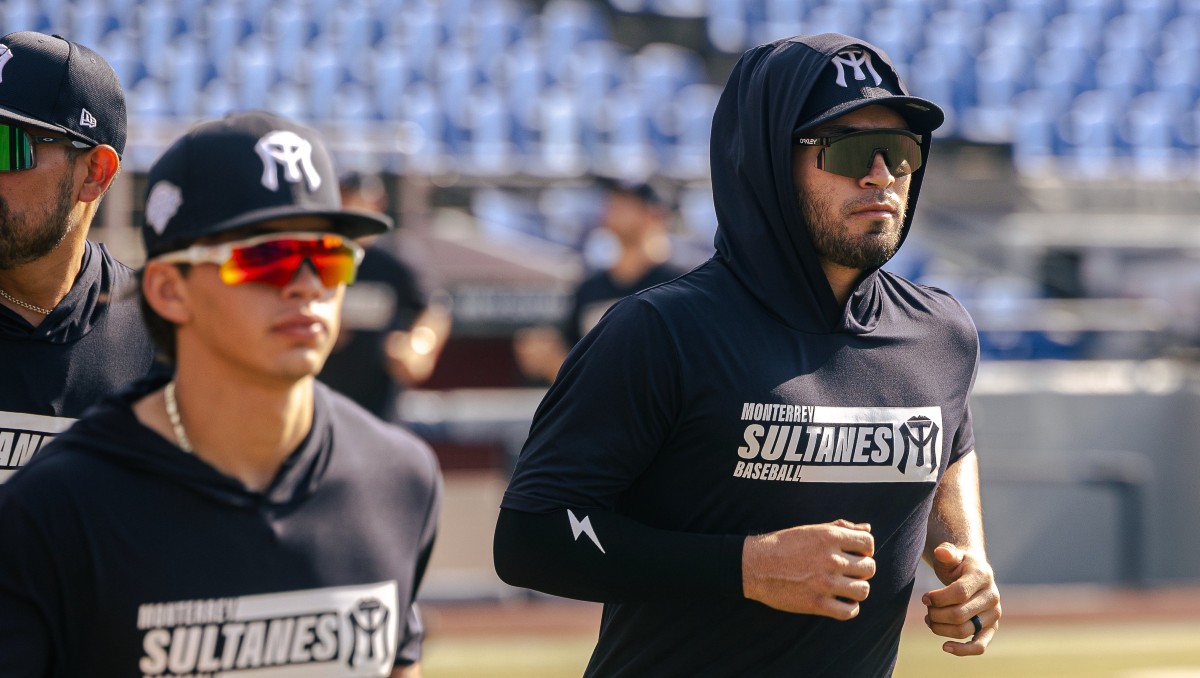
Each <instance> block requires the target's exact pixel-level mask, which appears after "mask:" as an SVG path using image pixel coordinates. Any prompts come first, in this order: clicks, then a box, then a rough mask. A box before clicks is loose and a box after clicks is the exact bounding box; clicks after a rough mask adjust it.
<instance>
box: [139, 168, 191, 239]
mask: <svg viewBox="0 0 1200 678" xmlns="http://www.w3.org/2000/svg"><path fill="white" fill-rule="evenodd" d="M182 206H183V191H181V190H179V187H178V186H176V185H175V184H173V183H171V182H169V181H160V182H158V183H157V184H154V188H152V189H150V196H149V197H147V198H146V223H147V224H150V227H151V228H153V229H154V232H155V233H157V234H159V235H162V233H163V231H164V230H166V228H167V223H168V222H170V221H171V218H172V217H174V216H175V213H176V212H178V211H179V208H180V207H182Z"/></svg>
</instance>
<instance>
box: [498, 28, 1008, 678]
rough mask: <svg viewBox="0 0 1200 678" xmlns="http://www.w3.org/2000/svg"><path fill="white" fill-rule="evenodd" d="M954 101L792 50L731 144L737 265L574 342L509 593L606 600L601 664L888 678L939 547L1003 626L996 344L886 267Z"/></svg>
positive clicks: (732, 244) (510, 551) (521, 475)
mask: <svg viewBox="0 0 1200 678" xmlns="http://www.w3.org/2000/svg"><path fill="white" fill-rule="evenodd" d="M943 117H944V116H943V113H942V111H941V109H939V108H938V107H937V106H936V105H934V104H933V103H931V102H929V101H925V100H924V99H920V98H916V97H912V96H908V94H907V91H906V90H905V88H904V87H903V85H902V84H901V83H900V81H899V77H898V75H897V74H896V73H895V70H894V68H893V66H892V64H891V62H890V61H889V60H888V59H887V57H886V56H885V55H884V54H883V53H882V52H881V51H879V50H878V49H877V48H875V47H873V46H871V45H868V44H867V43H865V42H863V41H861V40H857V39H854V38H850V37H847V36H844V35H836V34H824V35H819V36H801V37H797V38H792V39H788V40H780V41H778V42H774V43H771V44H767V45H762V46H759V47H757V48H754V49H751V50H749V51H748V52H746V54H745V55H743V57H742V59H741V60H740V61H739V62H738V64H737V65H736V66H735V67H734V70H733V73H732V75H731V76H730V79H729V82H728V84H727V85H726V87H725V91H724V93H723V95H722V97H721V99H720V102H719V103H718V105H717V110H716V113H715V115H714V119H713V129H712V142H711V143H712V152H711V158H712V179H713V192H714V198H715V204H716V208H717V216H718V221H719V227H718V231H717V236H716V249H717V254H716V255H715V256H714V257H713V258H712V259H711V260H710V261H709V262H707V263H706V264H703V265H702V266H700V267H698V268H697V269H695V270H694V271H692V272H690V273H688V274H686V275H684V276H682V277H680V278H678V279H676V280H674V281H672V282H669V283H666V284H664V285H659V286H658V287H655V288H652V289H650V290H648V291H645V292H642V293H639V294H637V295H635V296H633V297H629V298H627V299H626V300H624V301H622V302H621V303H619V304H617V305H616V306H615V307H613V309H612V310H611V311H609V313H608V315H606V316H605V317H604V319H603V320H601V321H600V323H599V324H598V325H597V326H596V327H595V328H594V329H593V330H592V331H591V332H590V333H589V334H588V335H587V336H586V337H585V338H584V339H583V341H582V342H580V344H579V345H578V346H577V347H576V348H575V350H573V351H572V352H571V355H570V357H569V358H568V359H567V361H566V363H565V364H564V365H563V367H562V369H561V370H560V371H559V376H558V379H557V380H556V381H555V383H554V385H552V386H551V387H550V390H549V392H548V393H547V395H546V398H545V400H544V401H543V402H542V404H541V406H540V407H539V409H538V411H537V414H536V415H535V418H534V422H533V425H532V428H531V430H530V435H529V440H528V441H527V442H526V445H525V448H524V450H523V451H522V454H521V457H520V460H519V461H518V464H517V468H516V470H515V472H514V474H513V479H512V481H511V484H510V485H509V488H508V491H507V493H506V494H505V496H504V500H503V504H502V509H501V512H500V517H499V522H498V525H497V528H496V536H495V549H494V551H495V560H496V568H497V571H498V572H499V574H500V575H501V577H502V578H503V579H504V580H505V581H507V582H508V583H510V584H513V585H517V586H525V587H530V588H536V589H539V590H542V591H546V592H549V593H553V594H557V595H563V596H568V597H574V598H582V599H586V600H595V601H601V602H604V603H605V608H604V615H603V618H602V622H601V630H600V637H599V640H598V642H597V645H596V649H595V651H594V653H593V655H592V659H591V662H590V664H589V666H588V669H587V675H589V676H661V675H672V676H684V675H697V676H701V675H702V676H756V677H759V676H797V675H803V676H805V677H806V678H815V677H831V678H832V677H838V678H844V677H848V676H854V677H860V676H862V677H865V676H872V677H874V676H886V675H890V674H891V672H892V670H893V667H894V665H895V661H896V655H897V649H898V645H899V640H900V631H901V627H902V626H903V623H904V617H905V612H906V609H907V607H908V602H909V599H910V596H911V594H912V589H913V587H914V583H915V577H916V569H917V567H918V563H919V561H920V560H921V558H922V556H923V557H924V558H925V559H926V560H927V561H928V562H929V563H930V564H931V565H932V566H933V569H934V572H935V573H936V574H937V576H938V577H939V578H940V579H941V581H942V582H944V583H945V584H946V586H945V587H944V588H939V589H937V590H934V591H929V592H926V593H924V594H923V595H922V597H921V599H922V602H923V603H924V604H925V605H926V606H927V608H928V615H927V623H928V624H929V626H930V628H931V629H932V630H933V632H934V633H936V634H937V635H940V636H944V637H948V638H955V639H966V640H965V641H961V642H960V641H949V642H945V643H944V644H943V649H944V650H945V651H946V652H949V653H952V654H957V655H971V654H980V653H982V652H983V651H984V650H985V649H986V647H987V645H988V643H989V642H990V641H991V639H992V636H993V634H994V633H995V631H996V628H997V626H998V622H999V619H1000V605H999V593H998V590H997V588H996V584H995V580H994V577H993V574H992V568H991V566H990V565H989V563H988V560H987V556H986V552H985V548H984V537H983V524H982V517H981V515H980V505H979V487H978V463H977V460H976V455H975V451H974V443H975V441H974V434H973V432H972V426H971V412H970V406H969V404H968V395H969V393H970V390H971V386H972V382H973V380H974V375H975V370H976V365H977V361H978V345H979V344H978V338H977V335H976V332H975V328H974V326H973V324H972V322H971V319H970V318H969V317H968V316H967V313H966V311H965V310H964V309H963V308H962V307H961V306H960V305H959V304H958V303H957V302H956V301H955V300H954V299H952V298H951V297H950V296H949V295H947V294H946V293H945V292H942V291H941V290H937V289H933V288H929V287H924V286H920V285H916V284H913V283H911V282H909V281H907V280H904V279H903V278H900V277H898V276H895V275H893V274H890V273H888V272H885V271H883V270H882V269H881V266H883V265H884V263H886V262H887V261H888V260H889V259H890V258H891V256H892V255H893V254H895V252H896V250H897V248H899V247H900V245H901V243H902V242H903V241H904V238H905V236H906V235H907V234H908V231H909V228H910V226H911V224H912V217H913V210H914V208H915V207H916V202H917V197H918V195H919V192H920V187H921V182H922V180H923V178H924V160H925V158H926V157H927V156H928V153H929V148H930V140H931V139H930V135H931V133H932V132H933V130H935V129H936V128H937V127H938V126H939V125H941V123H942V121H943Z"/></svg>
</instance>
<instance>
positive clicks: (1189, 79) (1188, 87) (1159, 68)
mask: <svg viewBox="0 0 1200 678" xmlns="http://www.w3.org/2000/svg"><path fill="white" fill-rule="evenodd" d="M1150 72H1151V80H1152V82H1153V85H1154V89H1155V90H1157V91H1160V92H1165V93H1167V94H1169V95H1170V96H1171V98H1172V99H1173V100H1174V103H1176V104H1177V105H1179V106H1180V107H1182V106H1185V105H1189V104H1191V102H1193V101H1195V100H1196V98H1197V96H1200V46H1198V47H1195V48H1186V47H1185V48H1182V49H1177V48H1170V47H1168V48H1166V49H1165V51H1164V52H1163V53H1162V55H1161V56H1159V57H1158V59H1156V60H1155V61H1154V66H1153V68H1151V69H1150Z"/></svg>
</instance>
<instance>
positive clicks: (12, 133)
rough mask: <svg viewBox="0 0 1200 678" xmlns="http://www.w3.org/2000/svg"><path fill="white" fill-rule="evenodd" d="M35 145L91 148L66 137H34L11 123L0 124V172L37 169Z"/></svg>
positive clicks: (86, 144)
mask: <svg viewBox="0 0 1200 678" xmlns="http://www.w3.org/2000/svg"><path fill="white" fill-rule="evenodd" d="M36 144H70V145H71V146H73V147H75V148H91V147H92V144H89V143H87V142H85V141H79V140H77V139H68V138H66V137H48V136H41V135H34V134H30V133H29V132H26V131H25V130H24V129H22V128H20V127H17V126H16V125H13V124H12V123H7V122H0V172H19V171H21V170H27V169H33V168H34V167H37V156H36V155H34V153H33V147H34V145H36Z"/></svg>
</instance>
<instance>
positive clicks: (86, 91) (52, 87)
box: [0, 31, 126, 155]
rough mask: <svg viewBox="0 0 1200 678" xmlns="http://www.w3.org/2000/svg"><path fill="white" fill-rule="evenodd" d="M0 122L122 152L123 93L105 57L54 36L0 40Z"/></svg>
mask: <svg viewBox="0 0 1200 678" xmlns="http://www.w3.org/2000/svg"><path fill="white" fill-rule="evenodd" d="M0 120H10V121H15V122H19V123H23V124H26V125H30V126H32V127H37V128H40V129H44V130H50V131H57V132H63V133H65V134H67V135H68V136H70V137H72V138H75V139H79V140H81V141H86V142H88V143H89V144H92V145H99V144H107V145H109V146H112V147H113V148H114V149H116V151H117V154H118V155H119V154H121V153H122V152H124V150H125V124H126V123H125V93H124V92H123V91H122V90H121V81H120V79H118V78H117V74H116V72H115V71H113V69H112V66H110V65H109V63H108V62H107V61H105V60H104V57H101V56H100V55H99V54H97V53H96V52H93V51H92V50H90V49H88V48H87V47H84V46H83V45H80V44H78V43H74V42H71V41H69V40H67V39H66V38H63V37H62V36H58V35H45V34H43V33H35V32H33V31H21V32H18V33H9V34H8V35H6V36H4V37H3V38H0Z"/></svg>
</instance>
